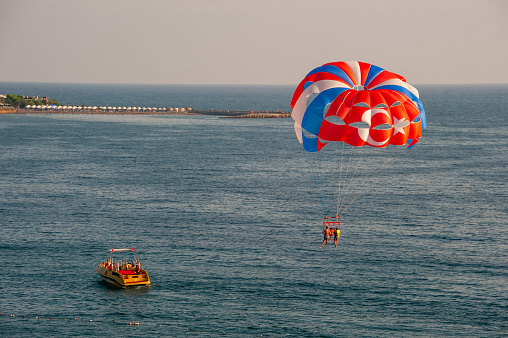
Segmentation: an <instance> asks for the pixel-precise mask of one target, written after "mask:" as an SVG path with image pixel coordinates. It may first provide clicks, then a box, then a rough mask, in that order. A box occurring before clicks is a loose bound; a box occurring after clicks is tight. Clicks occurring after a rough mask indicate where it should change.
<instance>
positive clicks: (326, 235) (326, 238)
mask: <svg viewBox="0 0 508 338" xmlns="http://www.w3.org/2000/svg"><path fill="white" fill-rule="evenodd" d="M322 232H323V234H324V238H323V243H321V247H323V245H324V244H326V245H328V241H329V240H330V235H331V232H330V226H328V225H327V226H326V229H325V230H323V231H322Z"/></svg>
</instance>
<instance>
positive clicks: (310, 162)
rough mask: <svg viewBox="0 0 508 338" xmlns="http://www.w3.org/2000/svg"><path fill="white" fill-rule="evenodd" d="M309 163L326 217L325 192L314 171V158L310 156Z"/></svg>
mask: <svg viewBox="0 0 508 338" xmlns="http://www.w3.org/2000/svg"><path fill="white" fill-rule="evenodd" d="M308 161H309V166H310V169H311V171H312V175H313V176H314V182H315V183H316V188H317V190H318V194H319V200H320V201H321V206H322V207H323V215H325V216H326V207H325V200H324V192H323V189H321V185H320V180H319V177H318V174H317V173H316V171H315V170H314V162H313V161H312V158H310V156H309V159H308Z"/></svg>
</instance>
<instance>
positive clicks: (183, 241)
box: [0, 83, 508, 337]
mask: <svg viewBox="0 0 508 338" xmlns="http://www.w3.org/2000/svg"><path fill="white" fill-rule="evenodd" d="M13 85H16V86H19V87H17V88H19V89H20V90H19V91H18V90H16V91H14V90H12V93H20V92H21V91H22V89H23V88H26V92H23V93H22V94H24V95H34V94H39V95H47V96H50V97H51V98H56V99H58V100H60V101H64V102H65V101H69V103H73V104H74V100H76V101H78V99H76V98H78V97H79V98H80V99H79V102H75V103H76V104H82V103H81V100H82V101H86V102H83V103H90V104H92V102H93V104H97V105H99V104H105V101H103V100H106V99H109V98H107V97H105V96H101V95H102V94H100V92H101V91H102V89H103V88H104V86H106V85H98V86H95V85H73V86H72V87H73V88H74V89H73V90H74V91H75V92H76V93H74V94H72V93H71V92H72V91H71V90H69V91H67V90H66V89H64V87H65V86H64V85H49V84H48V85H41V84H39V85H38V86H40V87H39V89H40V92H39V93H36V92H31V90H34V87H33V86H34V85H33V84H13ZM24 86H25V87H24ZM125 87H129V86H119V88H120V89H118V90H116V91H115V90H113V88H114V85H108V88H110V89H108V90H110V93H111V95H110V96H111V97H110V99H111V101H110V102H109V104H110V105H116V104H118V103H116V102H131V101H129V100H131V99H132V97H131V96H128V97H123V96H122V92H123V90H124V89H125ZM154 87H155V86H130V87H129V88H131V89H132V92H139V93H145V94H143V95H142V94H140V97H139V99H136V101H135V102H139V103H136V105H141V106H142V105H145V104H146V105H150V106H157V103H155V102H160V105H161V106H165V105H166V104H167V105H169V106H184V107H187V106H189V107H194V106H198V107H203V108H216V109H242V110H262V109H281V110H287V109H289V108H288V106H289V100H290V97H291V94H292V93H291V90H292V88H290V87H284V86H271V87H263V86H256V87H249V86H243V87H228V86H218V87H215V86H203V87H195V88H194V87H192V86H185V87H182V88H179V87H177V86H159V89H160V91H156V92H157V93H159V94H155V93H153V94H150V92H152V91H153V90H152V89H150V88H154ZM11 88H13V87H8V86H7V85H6V84H5V83H1V84H0V92H5V93H9V92H11V90H10V89H11ZM134 88H138V89H136V90H134ZM418 89H419V90H420V94H421V95H420V96H421V99H422V102H423V103H424V105H425V108H426V111H427V116H428V123H429V125H428V128H427V129H425V131H424V134H423V139H422V141H421V142H420V143H419V144H417V145H416V146H415V147H414V148H413V149H411V150H406V149H399V150H397V152H396V155H394V157H393V158H392V159H390V161H389V163H388V164H387V168H386V170H383V171H382V173H381V174H379V175H377V176H376V177H375V179H374V182H373V184H372V185H371V186H370V187H369V188H368V190H367V191H366V193H365V194H363V195H362V196H361V197H360V198H359V199H358V200H357V201H355V203H354V204H352V206H351V207H350V208H349V209H348V210H347V212H346V213H345V214H344V215H343V217H342V218H343V220H342V221H343V222H342V225H341V230H342V235H341V237H340V240H339V245H338V248H336V249H335V248H334V247H333V245H328V246H325V247H324V248H322V247H321V240H322V234H321V230H322V226H321V224H320V219H321V217H322V216H323V211H322V210H323V208H322V207H323V204H322V199H320V198H319V196H320V195H319V193H318V192H319V190H318V188H317V186H316V175H315V174H316V173H317V174H318V175H320V176H319V178H320V180H323V179H324V178H325V177H327V175H328V174H330V173H332V172H336V169H337V163H338V162H337V158H338V155H339V153H340V147H335V146H333V145H327V146H326V147H325V149H323V154H312V155H310V154H305V153H304V152H303V150H302V149H301V146H300V144H298V142H297V140H296V137H295V135H294V131H293V123H292V120H291V119H233V120H231V119H218V118H215V117H213V118H211V117H206V116H125V115H100V116H99V115H60V114H59V115H50V114H48V115H44V114H34V115H0V225H1V229H2V231H1V235H0V261H1V262H2V263H3V265H4V268H3V269H2V283H1V284H0V290H1V293H2V296H0V312H1V313H2V315H1V316H0V332H1V335H5V336H20V337H21V336H83V335H92V336H107V335H109V336H135V335H148V336H176V337H179V336H182V337H195V336H198V337H217V336H223V335H224V334H225V335H226V336H231V337H259V336H260V335H263V337H280V336H284V337H337V336H404V337H407V336H478V337H485V336H503V335H506V334H507V333H508V269H507V268H508V259H507V258H508V245H507V243H508V234H507V230H506V229H507V222H506V219H507V214H508V198H507V197H508V189H507V182H508V173H507V169H506V168H507V167H508V141H507V140H508V122H507V119H506V116H507V107H508V86H419V87H418ZM60 91H61V93H59V92H60ZM25 93H26V94H25ZM112 93H115V94H112ZM192 93H194V94H192ZM144 95H146V96H148V97H145V96H144ZM150 95H153V96H150ZM221 95H224V98H222V96H221ZM169 98H171V100H169ZM178 100H180V101H178ZM208 100H210V101H208ZM170 101H171V102H174V101H177V102H178V104H175V105H171V104H170V103H169V102H170ZM132 102H134V101H132ZM145 102H146V103H145ZM149 102H154V103H152V104H150V103H149ZM127 104H128V103H126V105H127ZM222 104H223V105H222ZM122 105H123V103H122ZM232 107H234V108H232ZM265 107H266V108H265ZM387 151H388V152H386V153H384V154H382V155H381V156H385V154H389V153H391V151H392V150H391V149H387ZM313 155H318V156H317V157H316V156H313ZM319 155H323V156H319ZM364 156H366V157H367V158H369V157H371V156H377V154H376V153H373V152H370V153H366V154H365V155H364ZM311 167H312V170H311V169H310V168H311ZM331 176H333V175H331ZM329 182H330V183H329V184H325V186H324V187H323V190H322V191H323V192H324V193H325V194H326V195H327V196H326V199H325V201H326V202H325V203H324V204H325V207H326V208H327V210H333V203H329V202H328V201H330V200H332V202H333V199H334V197H333V191H332V190H333V189H332V188H331V186H332V185H333V180H330V181H329ZM318 186H319V184H318ZM329 195H332V197H330V196H329ZM115 247H134V248H135V249H136V251H137V253H138V254H139V256H140V258H141V261H142V263H143V264H144V266H145V268H146V269H147V270H148V272H149V273H150V277H151V280H152V285H151V286H150V287H148V288H134V289H127V290H122V289H114V288H111V287H108V286H106V285H104V284H103V283H102V282H101V281H100V278H99V276H98V274H97V273H96V272H95V267H96V265H97V264H98V263H99V262H102V261H104V260H105V259H106V258H107V257H108V253H107V250H108V249H110V248H115ZM11 315H12V316H11ZM23 315H25V318H23V317H22V316H23ZM36 317H40V318H36ZM51 318H52V319H51ZM76 318H77V319H78V320H76ZM115 321H116V322H115ZM128 322H138V323H140V325H139V326H130V325H128V324H127V323H128Z"/></svg>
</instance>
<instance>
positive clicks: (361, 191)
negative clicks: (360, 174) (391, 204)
mask: <svg viewBox="0 0 508 338" xmlns="http://www.w3.org/2000/svg"><path fill="white" fill-rule="evenodd" d="M400 147H401V146H398V147H397V148H395V150H394V151H392V153H391V154H390V156H388V158H387V159H386V160H385V161H384V162H383V163H382V164H381V166H380V167H379V168H378V169H377V171H376V172H375V173H374V174H373V175H372V176H371V177H370V179H369V181H368V182H367V184H366V185H365V186H364V187H363V189H362V190H360V191H359V192H358V193H357V194H356V196H355V197H354V198H353V199H352V200H351V202H349V204H348V205H347V206H346V207H345V208H344V209H343V210H341V212H340V215H342V214H343V213H344V212H345V211H346V210H347V209H348V208H349V206H350V205H351V204H352V203H353V202H354V201H355V200H356V199H357V198H358V196H360V195H361V194H362V193H363V192H364V191H365V190H366V189H367V188H368V187H369V185H370V184H371V183H372V180H373V179H374V177H375V176H376V175H377V174H378V173H379V172H380V171H381V169H383V167H384V165H385V164H386V163H387V162H388V160H389V159H390V158H391V157H392V156H393V154H395V152H396V151H397V150H398V149H399V148H400ZM366 178H367V177H365V179H366ZM365 179H364V180H363V181H365ZM363 181H362V183H363ZM340 215H339V216H340Z"/></svg>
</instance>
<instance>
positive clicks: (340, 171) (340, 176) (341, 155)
mask: <svg viewBox="0 0 508 338" xmlns="http://www.w3.org/2000/svg"><path fill="white" fill-rule="evenodd" d="M343 158H344V142H342V150H341V151H340V169H339V193H338V197H337V212H336V214H335V215H338V214H339V204H340V183H341V182H342V159H343Z"/></svg>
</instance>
